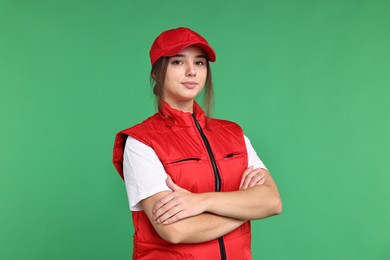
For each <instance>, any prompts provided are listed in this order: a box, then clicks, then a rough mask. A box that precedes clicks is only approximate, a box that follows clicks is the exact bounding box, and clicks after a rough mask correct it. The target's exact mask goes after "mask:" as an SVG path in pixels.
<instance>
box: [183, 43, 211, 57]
mask: <svg viewBox="0 0 390 260" xmlns="http://www.w3.org/2000/svg"><path fill="white" fill-rule="evenodd" d="M177 55H184V56H205V57H206V53H205V52H204V51H203V49H202V48H200V47H199V46H196V45H191V46H188V47H187V48H185V49H183V50H182V51H180V52H179V53H178V54H177Z"/></svg>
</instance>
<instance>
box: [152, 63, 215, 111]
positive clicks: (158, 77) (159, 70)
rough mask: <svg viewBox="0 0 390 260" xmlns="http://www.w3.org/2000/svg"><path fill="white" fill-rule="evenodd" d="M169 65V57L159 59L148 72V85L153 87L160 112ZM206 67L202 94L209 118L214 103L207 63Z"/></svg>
mask: <svg viewBox="0 0 390 260" xmlns="http://www.w3.org/2000/svg"><path fill="white" fill-rule="evenodd" d="M168 64H169V57H161V58H160V59H158V60H157V61H156V62H155V63H154V64H153V65H152V70H151V71H150V85H151V86H152V87H153V93H154V95H155V97H156V105H157V107H158V110H159V111H160V112H161V105H162V93H163V86H164V81H165V76H166V74H167V69H168ZM206 65H207V76H206V83H205V86H204V87H205V89H204V93H203V107H204V110H205V113H206V115H207V116H210V114H211V110H212V108H213V103H214V90H213V80H212V76H211V68H210V64H209V61H207V62H206Z"/></svg>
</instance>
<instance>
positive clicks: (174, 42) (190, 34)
mask: <svg viewBox="0 0 390 260" xmlns="http://www.w3.org/2000/svg"><path fill="white" fill-rule="evenodd" d="M191 45H196V46H199V47H200V48H202V49H203V51H204V52H205V53H206V55H207V58H208V60H209V61H211V62H214V61H215V60H216V58H217V57H216V55H215V52H214V50H213V48H211V46H210V45H209V43H208V42H207V41H206V39H205V38H203V37H202V36H201V35H200V34H198V33H196V32H194V31H192V30H190V29H188V28H184V27H179V28H176V29H171V30H167V31H164V32H162V33H161V34H160V35H159V36H158V37H157V38H156V39H155V40H154V42H153V44H152V47H151V48H150V52H149V55H150V62H151V63H152V64H154V63H155V62H156V61H157V60H158V59H159V58H161V57H164V56H165V57H171V56H174V55H176V54H178V53H179V52H180V51H182V50H183V49H185V48H187V47H188V46H191Z"/></svg>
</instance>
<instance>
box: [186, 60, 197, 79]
mask: <svg viewBox="0 0 390 260" xmlns="http://www.w3.org/2000/svg"><path fill="white" fill-rule="evenodd" d="M186 76H187V77H195V76H196V69H195V66H194V64H192V63H191V64H188V66H187V68H186Z"/></svg>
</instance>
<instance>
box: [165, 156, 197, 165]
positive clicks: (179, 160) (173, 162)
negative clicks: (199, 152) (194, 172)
mask: <svg viewBox="0 0 390 260" xmlns="http://www.w3.org/2000/svg"><path fill="white" fill-rule="evenodd" d="M191 161H192V162H198V161H200V158H197V157H190V158H183V159H178V160H174V161H171V162H167V163H166V164H167V165H169V164H178V163H184V162H191Z"/></svg>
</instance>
